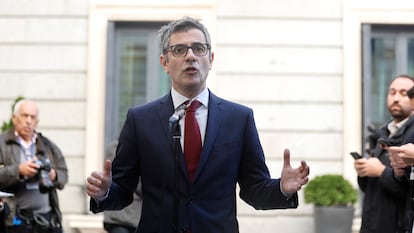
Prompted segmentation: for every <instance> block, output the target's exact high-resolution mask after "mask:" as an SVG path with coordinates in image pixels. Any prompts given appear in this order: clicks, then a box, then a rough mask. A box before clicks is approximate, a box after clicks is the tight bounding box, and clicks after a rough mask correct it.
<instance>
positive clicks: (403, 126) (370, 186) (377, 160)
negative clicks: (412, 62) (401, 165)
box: [354, 75, 414, 233]
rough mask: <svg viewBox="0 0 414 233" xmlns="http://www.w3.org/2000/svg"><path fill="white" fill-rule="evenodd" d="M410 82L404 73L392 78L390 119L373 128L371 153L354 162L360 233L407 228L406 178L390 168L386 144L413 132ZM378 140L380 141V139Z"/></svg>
mask: <svg viewBox="0 0 414 233" xmlns="http://www.w3.org/2000/svg"><path fill="white" fill-rule="evenodd" d="M413 86H414V79H413V78H412V77H410V76H408V75H399V76H397V77H396V78H394V79H393V80H392V81H391V83H390V85H389V89H388V93H387V107H388V111H389V112H390V115H391V116H392V120H390V121H389V122H386V123H385V124H384V125H383V126H381V127H380V128H379V129H378V130H377V132H376V133H377V134H378V136H379V139H378V141H377V143H376V146H375V149H374V150H373V153H372V154H371V155H369V156H366V157H364V158H361V159H356V160H355V162H354V167H355V170H356V172H357V174H358V185H359V187H360V189H361V191H362V192H363V193H364V200H363V205H362V224H361V230H360V233H391V232H393V233H394V232H395V233H405V232H407V231H406V230H407V228H408V226H407V224H406V223H407V221H406V210H407V209H406V201H407V198H408V195H407V194H408V187H409V185H408V180H407V179H406V177H405V176H404V170H403V169H401V170H395V169H394V170H393V168H392V167H391V165H390V158H389V154H388V152H387V151H386V150H385V148H386V146H387V145H390V144H392V145H402V144H404V143H406V142H408V141H409V140H412V139H410V138H409V137H410V135H413V136H414V117H412V115H413V107H412V106H411V104H410V100H409V98H408V96H407V91H408V90H409V89H410V88H411V87H413ZM380 142H382V144H381V143H380Z"/></svg>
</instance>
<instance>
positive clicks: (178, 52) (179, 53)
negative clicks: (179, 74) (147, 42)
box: [168, 43, 210, 57]
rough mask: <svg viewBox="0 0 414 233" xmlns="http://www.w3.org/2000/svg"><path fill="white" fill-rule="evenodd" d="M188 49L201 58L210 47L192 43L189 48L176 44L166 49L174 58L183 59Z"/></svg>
mask: <svg viewBox="0 0 414 233" xmlns="http://www.w3.org/2000/svg"><path fill="white" fill-rule="evenodd" d="M188 49H191V50H192V51H193V54H194V55H196V56H198V57H201V56H205V55H207V52H208V51H209V49H210V45H209V44H203V43H193V44H191V46H187V45H185V44H176V45H172V46H170V47H169V48H168V50H169V51H171V54H172V55H173V56H174V57H185V56H186V55H187V52H188Z"/></svg>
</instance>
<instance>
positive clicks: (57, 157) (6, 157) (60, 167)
mask: <svg viewBox="0 0 414 233" xmlns="http://www.w3.org/2000/svg"><path fill="white" fill-rule="evenodd" d="M37 134H38V137H37V139H36V156H38V157H43V158H45V157H48V158H49V159H50V163H51V166H52V168H54V169H55V171H56V175H57V177H58V179H57V180H56V181H55V182H54V183H53V187H54V188H52V189H50V191H49V201H50V206H51V207H52V209H53V210H54V211H55V213H56V214H57V215H58V219H59V222H61V218H62V214H61V211H60V208H59V199H58V194H57V191H56V189H63V187H64V186H65V184H66V183H67V182H68V169H67V166H66V162H65V159H64V157H63V154H62V152H61V151H60V149H59V148H58V147H57V146H56V144H54V143H53V142H52V141H50V140H49V139H48V138H46V137H44V136H43V135H42V134H41V133H38V132H37ZM20 152H21V148H20V144H19V143H18V141H17V137H16V135H15V134H14V128H12V129H10V130H9V131H7V132H5V133H3V134H1V135H0V190H2V191H7V192H10V193H15V192H16V188H17V186H18V185H19V184H21V183H22V182H25V180H24V179H23V178H22V177H21V176H20V174H19V168H18V166H19V164H20ZM7 203H8V204H9V206H10V214H9V217H8V218H7V225H8V226H10V225H12V222H13V217H14V216H15V213H16V200H15V198H14V197H10V198H8V201H7Z"/></svg>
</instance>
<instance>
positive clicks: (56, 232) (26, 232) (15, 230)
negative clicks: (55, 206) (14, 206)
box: [7, 210, 63, 233]
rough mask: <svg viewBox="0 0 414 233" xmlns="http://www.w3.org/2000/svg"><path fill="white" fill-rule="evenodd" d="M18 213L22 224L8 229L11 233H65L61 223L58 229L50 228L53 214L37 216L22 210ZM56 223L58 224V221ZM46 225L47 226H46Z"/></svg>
mask: <svg viewBox="0 0 414 233" xmlns="http://www.w3.org/2000/svg"><path fill="white" fill-rule="evenodd" d="M18 212H19V218H20V219H21V224H20V225H15V226H11V227H8V228H7V229H8V231H9V233H63V230H62V228H61V227H60V223H59V226H58V228H51V227H50V224H51V223H52V222H53V221H52V212H49V213H45V214H37V215H34V214H33V213H31V212H30V211H25V210H20V211H18ZM36 219H37V221H36ZM54 222H56V220H55V221H54ZM40 223H43V224H40ZM45 224H46V225H47V226H45ZM55 225H56V224H55Z"/></svg>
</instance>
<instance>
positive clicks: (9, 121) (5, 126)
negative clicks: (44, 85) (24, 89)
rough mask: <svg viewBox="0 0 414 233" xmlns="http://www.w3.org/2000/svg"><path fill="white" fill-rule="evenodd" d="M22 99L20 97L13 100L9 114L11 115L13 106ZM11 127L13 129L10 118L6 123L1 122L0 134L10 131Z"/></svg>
mask: <svg viewBox="0 0 414 233" xmlns="http://www.w3.org/2000/svg"><path fill="white" fill-rule="evenodd" d="M22 99H24V98H23V97H22V96H18V97H17V98H16V99H15V100H14V103H13V104H12V106H11V114H13V110H14V106H15V105H16V103H17V102H19V101H20V100H22ZM12 127H13V121H12V118H10V119H9V120H8V121H3V125H2V126H1V132H6V131H7V130H9V129H11V128H12Z"/></svg>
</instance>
